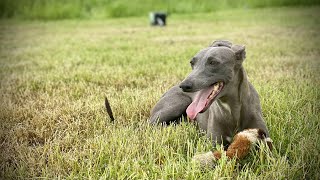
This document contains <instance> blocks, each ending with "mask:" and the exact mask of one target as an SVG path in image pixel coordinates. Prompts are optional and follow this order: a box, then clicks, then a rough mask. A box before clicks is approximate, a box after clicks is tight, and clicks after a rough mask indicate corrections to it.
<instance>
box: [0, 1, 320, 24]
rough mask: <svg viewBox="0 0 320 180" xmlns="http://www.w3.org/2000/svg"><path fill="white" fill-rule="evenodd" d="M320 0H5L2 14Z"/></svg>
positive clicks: (98, 14) (111, 13)
mask: <svg viewBox="0 0 320 180" xmlns="http://www.w3.org/2000/svg"><path fill="white" fill-rule="evenodd" d="M316 4H320V1H319V0H237V1H234V0H201V1H199V0H184V1H180V0H130V1H128V0H1V1H0V16H1V17H2V18H20V19H41V20H51V19H52V20H57V19H74V18H77V19H91V18H92V19H100V18H113V17H131V16H144V15H147V14H148V12H150V11H163V12H166V13H169V14H171V13H173V14H176V13H195V12H197V13H199V12H213V11H219V10H222V9H233V8H242V9H246V8H248V9H252V8H262V7H276V6H309V5H316Z"/></svg>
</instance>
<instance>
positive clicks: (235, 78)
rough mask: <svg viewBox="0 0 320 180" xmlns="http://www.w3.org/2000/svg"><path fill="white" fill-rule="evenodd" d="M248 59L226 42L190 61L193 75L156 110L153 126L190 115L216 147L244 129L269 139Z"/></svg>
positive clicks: (165, 98) (212, 46) (173, 88)
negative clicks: (245, 65) (247, 67)
mask: <svg viewBox="0 0 320 180" xmlns="http://www.w3.org/2000/svg"><path fill="white" fill-rule="evenodd" d="M245 56H246V51H245V46H243V45H233V44H232V43H231V42H229V41H225V40H218V41H214V42H213V43H212V44H211V45H210V46H209V47H207V48H204V49H202V50H201V51H200V52H198V53H197V54H196V55H195V56H194V57H193V58H192V59H191V61H190V64H191V67H192V71H191V73H190V74H189V75H188V76H187V77H186V78H185V79H184V80H183V81H182V82H181V83H180V84H179V85H176V86H174V87H172V88H171V89H170V90H169V91H167V92H166V93H165V94H164V95H163V96H162V97H161V99H160V100H159V102H158V103H157V104H156V105H155V106H154V108H153V109H152V111H151V116H150V123H151V124H160V123H167V124H168V123H170V122H174V121H178V119H179V118H180V117H182V115H187V116H188V117H189V119H191V120H194V121H196V122H198V125H199V127H200V128H201V129H203V130H204V131H206V133H207V136H208V137H211V138H212V143H213V146H215V144H216V143H219V144H221V143H226V144H228V143H230V141H231V138H232V137H233V136H234V135H235V134H236V133H238V132H240V131H242V130H245V129H252V128H257V129H261V130H263V131H264V132H265V134H266V136H267V137H269V133H268V129H267V127H266V124H265V122H264V120H263V117H262V112H261V106H260V100H259V96H258V93H257V91H256V90H255V89H254V87H253V86H252V84H251V83H250V82H249V80H248V77H247V74H246V71H245V70H244V68H243V66H242V63H243V61H244V59H245Z"/></svg>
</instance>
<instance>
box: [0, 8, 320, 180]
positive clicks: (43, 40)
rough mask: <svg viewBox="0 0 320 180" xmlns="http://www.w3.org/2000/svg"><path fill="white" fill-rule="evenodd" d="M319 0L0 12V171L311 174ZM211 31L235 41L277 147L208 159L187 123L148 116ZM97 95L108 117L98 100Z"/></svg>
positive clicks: (315, 175)
mask: <svg viewBox="0 0 320 180" xmlns="http://www.w3.org/2000/svg"><path fill="white" fill-rule="evenodd" d="M319 12H320V7H304V8H268V9H256V10H234V11H219V12H216V13H202V14H189V15H173V16H171V17H170V19H169V25H168V26H167V27H165V28H157V27H150V26H148V20H147V19H145V18H142V17H141V18H119V19H109V20H81V21H79V20H64V21H49V22H43V21H17V20H2V21H0V42H1V43H0V80H1V81H0V101H1V103H0V121H1V124H0V128H1V129H0V167H1V168H0V173H1V174H0V178H1V177H2V178H1V179H7V178H13V179H16V178H21V179H25V178H36V177H43V178H62V179H74V178H78V179H87V178H89V179H98V178H100V177H101V178H105V179H217V178H222V177H224V178H230V179H231V178H232V179H233V178H238V179H319V176H320V173H319V172H320V168H319V167H320V160H319V149H320V140H319V139H320V138H319V132H320V123H319V116H320V113H319V109H320V105H319V99H320V92H319V87H320V81H319V75H320V73H319V69H320V66H319V64H320V63H319V56H320V48H319V47H320V36H319V28H320V20H319ZM216 39H229V40H231V41H232V42H235V43H238V44H245V45H246V48H247V59H246V61H245V63H244V66H245V68H246V69H247V72H248V75H249V78H250V81H251V82H252V83H253V85H254V86H255V87H256V89H257V91H258V92H259V94H260V97H261V103H262V108H263V115H264V117H265V120H266V123H267V125H268V127H269V130H270V133H271V137H272V138H273V140H274V148H275V150H274V151H273V152H272V153H270V152H268V151H266V150H265V149H264V148H263V149H262V150H261V151H259V150H256V151H253V152H252V153H251V154H250V155H249V156H248V157H247V158H246V159H244V160H242V161H240V162H235V161H226V160H225V159H222V160H221V161H219V162H218V163H217V167H216V168H215V169H213V170H210V169H205V170H203V169H201V168H200V167H198V166H196V165H192V164H191V163H190V161H191V158H192V156H193V155H195V154H196V153H201V152H206V151H208V150H210V149H212V148H213V147H212V146H211V144H210V141H209V140H208V139H206V138H205V137H204V136H203V134H202V133H200V132H199V130H198V129H197V127H196V126H195V125H192V124H188V123H183V124H181V125H177V126H169V127H166V128H162V127H150V126H148V124H147V118H148V115H149V111H150V109H151V108H152V107H153V105H154V104H155V103H156V102H157V100H158V99H159V98H160V96H161V95H162V94H163V93H164V92H165V91H166V90H167V89H169V88H170V87H171V86H173V85H175V84H177V83H179V82H180V81H181V80H182V79H183V78H184V77H185V76H186V75H187V74H188V73H189V72H190V70H191V68H190V67H189V63H188V62H189V59H190V58H191V57H192V56H193V55H194V54H195V53H196V52H197V51H199V50H200V49H201V48H204V47H206V46H207V45H208V44H209V43H210V42H211V41H213V40H216ZM105 96H107V97H108V98H109V100H110V102H111V106H112V108H113V110H114V114H115V117H116V122H115V123H114V124H113V123H110V120H109V118H108V117H107V114H106V112H105V109H104V97H105Z"/></svg>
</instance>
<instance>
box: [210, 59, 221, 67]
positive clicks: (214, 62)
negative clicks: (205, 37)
mask: <svg viewBox="0 0 320 180" xmlns="http://www.w3.org/2000/svg"><path fill="white" fill-rule="evenodd" d="M208 63H209V64H210V65H213V66H214V65H218V64H219V63H220V62H219V61H217V60H215V59H214V58H213V57H209V58H208Z"/></svg>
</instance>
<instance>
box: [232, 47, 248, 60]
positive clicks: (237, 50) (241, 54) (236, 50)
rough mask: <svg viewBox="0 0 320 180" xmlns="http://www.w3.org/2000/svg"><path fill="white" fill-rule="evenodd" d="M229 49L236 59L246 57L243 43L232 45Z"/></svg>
mask: <svg viewBox="0 0 320 180" xmlns="http://www.w3.org/2000/svg"><path fill="white" fill-rule="evenodd" d="M231 49H232V50H233V51H234V53H235V54H236V58H237V60H240V61H243V60H244V59H245V58H246V47H245V46H243V45H232V46H231Z"/></svg>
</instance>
